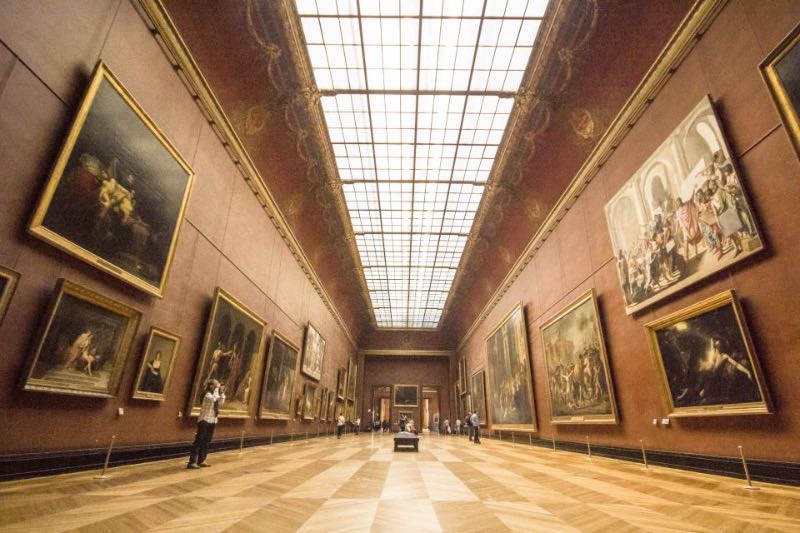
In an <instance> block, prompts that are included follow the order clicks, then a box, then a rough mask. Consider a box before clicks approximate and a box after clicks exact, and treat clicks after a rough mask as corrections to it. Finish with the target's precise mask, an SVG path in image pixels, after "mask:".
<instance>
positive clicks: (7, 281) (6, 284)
mask: <svg viewBox="0 0 800 533" xmlns="http://www.w3.org/2000/svg"><path fill="white" fill-rule="evenodd" d="M18 282H19V273H18V272H15V271H13V270H11V269H10V268H5V267H2V266H0V324H2V323H3V317H4V316H6V311H8V305H9V304H10V303H11V297H12V296H14V290H16V288H17V283H18Z"/></svg>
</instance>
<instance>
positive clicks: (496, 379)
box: [486, 302, 538, 432]
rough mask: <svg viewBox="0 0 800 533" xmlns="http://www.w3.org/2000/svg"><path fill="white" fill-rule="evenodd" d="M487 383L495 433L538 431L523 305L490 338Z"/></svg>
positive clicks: (492, 332) (488, 340)
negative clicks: (499, 431)
mask: <svg viewBox="0 0 800 533" xmlns="http://www.w3.org/2000/svg"><path fill="white" fill-rule="evenodd" d="M486 369H487V377H488V380H487V382H486V389H487V396H488V398H489V400H490V401H489V419H490V420H491V425H492V428H493V429H503V430H506V429H507V430H513V431H528V432H535V431H537V430H538V428H537V425H536V408H535V404H534V401H533V380H532V374H531V362H530V357H529V355H528V336H527V327H526V324H525V313H524V311H523V308H522V303H521V302H520V303H518V304H517V305H516V306H515V307H514V308H513V309H512V310H511V311H510V312H509V313H508V314H507V315H506V316H505V317H503V319H502V320H501V321H500V323H499V324H498V325H497V326H496V327H495V328H494V329H493V330H492V331H491V332H490V333H489V334H488V335H487V336H486Z"/></svg>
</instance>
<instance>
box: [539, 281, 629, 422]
mask: <svg viewBox="0 0 800 533" xmlns="http://www.w3.org/2000/svg"><path fill="white" fill-rule="evenodd" d="M541 332H542V345H543V347H544V359H545V367H546V368H547V383H548V390H549V391H550V421H551V423H553V424H616V423H617V422H618V418H617V405H616V401H615V399H614V388H613V386H612V384H611V377H610V372H609V368H608V355H607V354H606V348H605V342H604V340H603V332H602V329H601V328H600V316H599V312H598V310H597V299H596V298H595V296H594V290H589V291H587V292H585V293H584V294H582V295H581V296H580V297H579V298H578V299H577V300H576V301H574V302H572V303H571V304H569V305H568V306H567V307H565V308H564V309H563V310H561V312H559V313H558V314H557V315H556V316H554V317H553V318H551V319H550V320H548V321H547V322H546V323H545V324H544V325H542V327H541Z"/></svg>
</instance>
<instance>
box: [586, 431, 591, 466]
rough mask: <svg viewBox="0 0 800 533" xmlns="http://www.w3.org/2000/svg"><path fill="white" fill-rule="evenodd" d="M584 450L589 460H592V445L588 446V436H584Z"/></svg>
mask: <svg viewBox="0 0 800 533" xmlns="http://www.w3.org/2000/svg"><path fill="white" fill-rule="evenodd" d="M586 450H587V451H588V452H589V460H590V461H591V460H592V445H591V444H589V435H586Z"/></svg>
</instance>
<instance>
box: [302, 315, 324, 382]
mask: <svg viewBox="0 0 800 533" xmlns="http://www.w3.org/2000/svg"><path fill="white" fill-rule="evenodd" d="M324 356H325V339H323V338H322V335H320V334H319V332H318V331H317V330H316V329H315V328H314V326H312V325H311V323H310V322H309V323H308V326H307V327H306V339H305V342H304V343H303V366H302V367H301V368H300V370H301V371H302V372H303V374H305V375H306V376H308V377H310V378H313V379H316V380H317V381H319V379H320V378H321V377H322V359H323V357H324Z"/></svg>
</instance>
